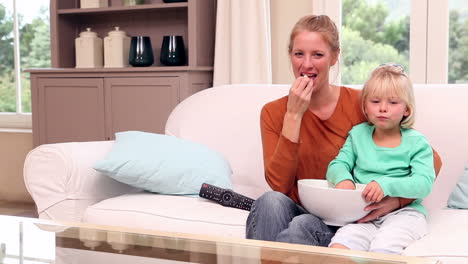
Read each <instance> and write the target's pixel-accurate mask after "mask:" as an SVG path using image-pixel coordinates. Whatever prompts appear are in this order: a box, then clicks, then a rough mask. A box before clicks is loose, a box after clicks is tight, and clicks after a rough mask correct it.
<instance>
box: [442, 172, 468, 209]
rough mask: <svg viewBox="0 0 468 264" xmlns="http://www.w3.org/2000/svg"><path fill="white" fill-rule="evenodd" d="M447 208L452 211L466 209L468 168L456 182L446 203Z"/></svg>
mask: <svg viewBox="0 0 468 264" xmlns="http://www.w3.org/2000/svg"><path fill="white" fill-rule="evenodd" d="M447 206H448V207H450V208H454V209H468V166H466V167H465V171H464V172H463V175H462V176H461V177H460V179H459V180H458V182H457V185H456V186H455V188H454V189H453V191H452V193H451V194H450V196H449V199H448V201H447Z"/></svg>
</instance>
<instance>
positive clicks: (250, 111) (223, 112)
mask: <svg viewBox="0 0 468 264" xmlns="http://www.w3.org/2000/svg"><path fill="white" fill-rule="evenodd" d="M288 90H289V85H225V86H219V87H214V88H210V89H206V90H203V91H201V92H199V93H196V94H194V95H192V96H190V97H189V98H187V99H185V100H184V101H183V102H181V103H180V104H179V105H178V106H177V107H176V108H175V109H174V110H173V111H172V113H171V115H170V116H169V119H168V121H167V123H166V134H167V135H173V136H177V137H180V138H184V139H187V140H191V141H195V142H199V143H202V144H205V145H207V146H208V147H210V148H212V149H214V150H216V151H218V152H220V153H222V154H223V155H224V156H225V158H226V159H227V160H228V161H229V163H230V165H231V168H232V171H233V175H232V183H233V189H234V190H235V191H238V192H240V193H242V194H244V195H247V196H250V197H252V198H257V197H258V196H259V195H261V194H262V193H264V192H265V191H268V190H270V188H269V186H268V185H267V183H266V181H265V177H264V171H263V155H262V142H261V137H260V110H261V109H262V107H263V105H264V104H265V103H267V102H269V101H272V100H275V99H277V98H280V97H282V96H285V95H287V94H288Z"/></svg>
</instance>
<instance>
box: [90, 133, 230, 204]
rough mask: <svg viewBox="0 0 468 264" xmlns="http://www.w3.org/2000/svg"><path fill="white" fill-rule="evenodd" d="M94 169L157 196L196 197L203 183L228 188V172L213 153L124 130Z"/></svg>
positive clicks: (201, 147) (177, 140) (199, 146)
mask: <svg viewBox="0 0 468 264" xmlns="http://www.w3.org/2000/svg"><path fill="white" fill-rule="evenodd" d="M94 168H95V169H96V170H97V171H99V172H101V173H104V174H106V175H108V176H110V177H112V178H114V179H115V180H117V181H120V182H123V183H126V184H128V185H131V186H134V187H137V188H141V189H144V190H147V191H150V192H155V193H161V194H179V195H188V194H192V195H196V194H198V192H199V191H200V187H201V185H202V184H203V183H209V184H212V185H216V186H219V187H222V188H231V179H230V177H231V174H232V170H231V167H230V166H229V163H228V162H227V161H226V160H225V159H224V158H223V157H222V156H221V155H220V154H219V153H217V152H216V151H214V150H212V149H210V148H208V147H206V146H204V145H202V144H200V143H195V142H191V141H188V140H184V139H180V138H177V137H172V136H166V135H159V134H153V133H145V132H140V131H127V132H120V133H116V139H115V144H114V146H113V147H112V149H111V151H110V152H109V153H108V154H107V155H106V157H105V158H104V159H102V160H99V161H98V162H96V163H95V164H94Z"/></svg>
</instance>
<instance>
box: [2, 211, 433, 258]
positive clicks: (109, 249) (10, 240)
mask: <svg viewBox="0 0 468 264" xmlns="http://www.w3.org/2000/svg"><path fill="white" fill-rule="evenodd" d="M136 221H138V220H137V219H136ZM0 263H4V264H10V263H28V264H29V263H60V264H81V263H83V264H85V263H86V264H88V263H98V264H100V263H106V264H107V263H110V264H121V263H122V264H123V263H131V264H149V263H171V264H172V263H222V264H224V263H228V264H250V263H291V264H292V263H312V264H314V263H317V264H319V263H320V264H328V263H367V264H396V263H408V264H436V263H440V262H438V261H436V260H431V259H425V258H416V257H404V256H395V255H387V254H377V253H368V252H359V251H351V250H340V249H330V248H323V247H313V246H304V245H295V244H287V243H277V242H266V241H258V240H248V239H236V238H223V237H214V236H200V235H192V234H184V233H169V232H159V231H154V230H142V229H141V230H139V229H131V228H122V227H113V226H97V225H92V224H86V223H65V222H63V223H58V222H52V221H46V220H40V219H34V218H21V217H13V216H0Z"/></svg>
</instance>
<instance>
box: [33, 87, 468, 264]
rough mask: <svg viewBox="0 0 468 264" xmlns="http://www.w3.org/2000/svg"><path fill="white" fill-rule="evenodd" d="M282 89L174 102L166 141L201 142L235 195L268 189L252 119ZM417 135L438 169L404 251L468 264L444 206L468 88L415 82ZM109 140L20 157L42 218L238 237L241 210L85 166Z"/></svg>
mask: <svg viewBox="0 0 468 264" xmlns="http://www.w3.org/2000/svg"><path fill="white" fill-rule="evenodd" d="M288 89H289V86H288V85H228V86H220V87H215V88H210V89H206V90H204V91H202V92H199V93H197V94H195V95H193V96H191V97H189V98H187V99H186V100H184V101H183V102H181V103H180V104H179V105H178V106H177V107H176V108H175V110H174V111H173V112H172V114H171V115H170V117H169V119H168V121H167V124H166V134H168V135H173V136H177V137H181V138H184V139H188V140H192V141H196V142H200V143H202V144H205V145H207V146H209V147H211V148H213V149H215V150H217V151H219V152H220V153H222V154H223V155H224V156H225V157H226V158H227V160H228V161H229V163H230V165H231V167H232V170H233V175H232V182H233V186H234V187H233V189H234V190H235V191H237V192H239V193H242V194H244V195H246V196H250V197H252V198H257V197H258V196H260V195H261V194H262V193H264V192H266V191H268V190H270V188H269V187H268V185H267V184H266V182H265V180H264V172H263V158H262V147H261V138H260V127H259V112H260V109H261V108H262V106H263V105H264V104H265V103H266V102H268V101H271V100H274V99H277V98H279V97H281V96H284V95H286V94H287V92H288ZM415 91H416V99H417V117H416V118H417V119H416V128H417V129H418V130H420V131H421V132H423V133H424V134H425V135H426V136H427V137H428V139H429V141H430V142H431V144H432V145H433V146H434V148H435V149H436V150H437V151H438V153H439V154H440V156H441V157H442V160H443V167H442V170H441V172H440V174H439V177H438V178H437V180H436V182H435V185H434V188H433V192H432V193H431V195H430V196H429V197H428V198H426V199H425V201H424V204H425V205H426V206H427V207H428V209H429V230H430V231H429V234H428V235H427V236H426V237H425V238H423V239H422V240H420V241H418V242H416V243H414V244H413V245H411V246H410V247H408V248H407V249H406V250H405V252H404V254H406V255H412V256H428V257H434V258H438V259H441V260H443V261H444V263H463V262H466V263H468V243H466V239H467V238H468V224H467V223H468V210H454V209H447V208H445V206H446V202H447V198H448V196H449V194H450V192H451V191H452V189H453V187H454V186H455V184H456V182H457V180H458V177H459V176H460V175H461V174H462V172H463V170H464V166H465V165H466V164H468V138H467V136H468V106H467V99H468V85H415ZM113 143H114V142H113V141H100V142H72V143H59V144H49V145H42V146H39V147H37V148H35V149H34V150H32V151H31V152H30V153H29V155H28V156H27V158H26V161H25V165H24V177H25V182H26V187H27V189H28V191H29V193H30V194H31V196H32V198H33V199H34V201H35V202H36V205H37V209H38V213H39V217H40V218H45V219H53V220H64V221H83V222H91V223H96V224H106V225H119V226H132V227H138V228H146V229H157V230H163V231H177V232H189V233H201V234H211V235H220V236H229V237H240V238H242V237H244V236H245V221H246V218H247V215H248V212H247V211H243V210H239V209H233V208H227V207H222V206H221V205H218V204H216V203H213V202H211V201H208V200H205V199H203V198H194V197H184V196H169V195H157V194H150V193H145V192H142V191H141V190H137V189H135V188H132V187H129V186H126V185H124V184H121V183H119V182H116V181H114V180H113V179H110V178H109V177H107V176H105V175H102V174H100V173H98V172H96V171H95V170H93V169H92V164H93V163H94V162H95V161H97V160H99V159H101V158H103V157H104V156H105V154H106V153H107V152H108V151H109V150H110V149H111V147H112V145H113Z"/></svg>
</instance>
